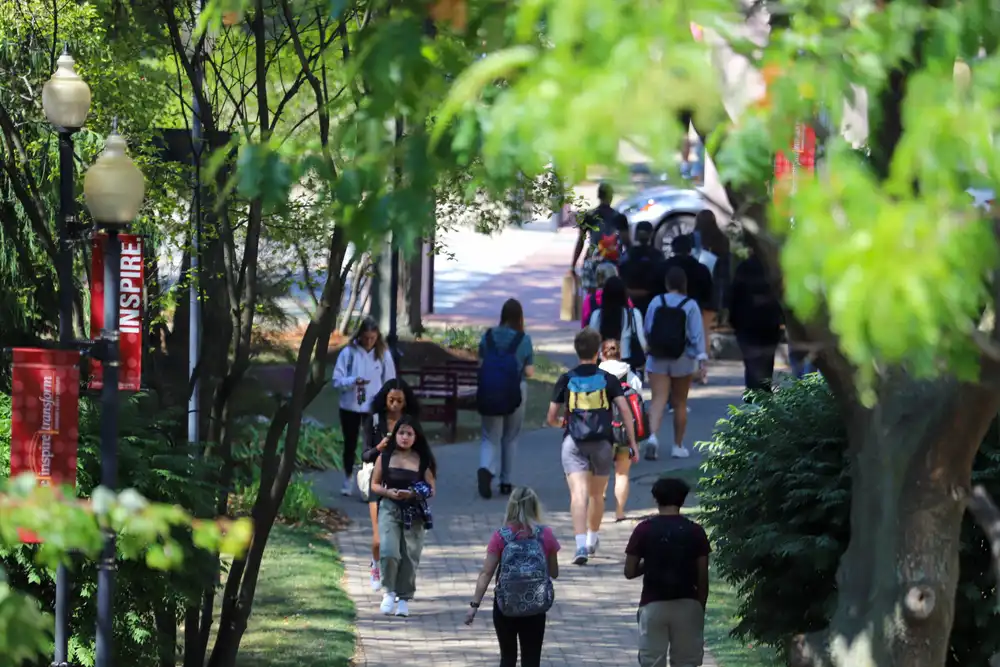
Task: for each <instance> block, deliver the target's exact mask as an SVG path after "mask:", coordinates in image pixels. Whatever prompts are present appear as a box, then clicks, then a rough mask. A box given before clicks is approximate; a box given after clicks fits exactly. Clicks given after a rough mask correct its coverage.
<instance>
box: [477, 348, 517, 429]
mask: <svg viewBox="0 0 1000 667" xmlns="http://www.w3.org/2000/svg"><path fill="white" fill-rule="evenodd" d="M523 339H524V334H523V333H518V334H517V335H516V336H514V340H513V341H511V344H510V346H509V347H508V348H507V349H506V350H500V349H498V348H497V345H496V343H495V342H494V341H493V330H492V329H490V330H488V331H487V332H486V345H485V346H484V347H485V349H484V350H483V363H482V364H481V365H480V366H479V375H478V377H477V381H476V407H477V408H478V409H479V414H481V415H485V416H487V417H506V416H507V415H511V414H514V411H515V410H517V409H518V408H519V407H521V366H520V364H519V363H518V361H517V347H518V346H519V345H520V344H521V341H522V340H523Z"/></svg>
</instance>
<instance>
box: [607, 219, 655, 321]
mask: <svg viewBox="0 0 1000 667" xmlns="http://www.w3.org/2000/svg"><path fill="white" fill-rule="evenodd" d="M652 241H653V224H652V223H651V222H649V221H648V220H643V221H642V222H639V223H637V224H636V226H635V245H633V246H632V247H631V248H629V249H628V250H627V251H626V252H625V256H624V257H623V258H622V261H621V263H620V264H619V267H618V275H619V276H621V279H622V280H623V281H625V289H626V290H627V291H628V296H629V299H630V300H631V301H632V303H633V304H635V307H636V308H638V309H639V312H640V313H642V316H643V317H646V311H647V310H648V308H649V303H650V302H651V301H652V300H653V299H654V298H656V297H658V296H659V295H660V294H663V292H664V287H663V284H664V277H665V276H666V271H665V269H664V268H663V267H664V263H665V262H666V258H665V257H664V256H663V250H662V249H659V248H654V247H653V245H652Z"/></svg>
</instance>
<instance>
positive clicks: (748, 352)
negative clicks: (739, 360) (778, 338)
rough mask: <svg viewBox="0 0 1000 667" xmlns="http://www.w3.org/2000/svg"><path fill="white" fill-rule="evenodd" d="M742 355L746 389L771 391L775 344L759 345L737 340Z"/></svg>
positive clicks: (758, 343) (754, 342)
mask: <svg viewBox="0 0 1000 667" xmlns="http://www.w3.org/2000/svg"><path fill="white" fill-rule="evenodd" d="M737 343H739V346H740V354H741V355H743V378H744V381H745V382H746V388H747V389H760V390H763V391H771V383H772V381H773V380H774V355H775V353H776V352H777V351H778V344H777V343H761V342H758V341H748V340H745V339H737Z"/></svg>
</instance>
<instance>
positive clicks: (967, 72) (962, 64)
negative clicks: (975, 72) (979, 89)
mask: <svg viewBox="0 0 1000 667" xmlns="http://www.w3.org/2000/svg"><path fill="white" fill-rule="evenodd" d="M952 77H953V78H954V80H955V83H956V84H958V87H959V89H961V90H968V88H969V86H971V85H972V68H971V67H969V63H967V62H966V61H965V60H963V59H961V58H959V59H957V60H956V61H955V67H954V69H953V70H952Z"/></svg>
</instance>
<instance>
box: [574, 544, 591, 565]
mask: <svg viewBox="0 0 1000 667" xmlns="http://www.w3.org/2000/svg"><path fill="white" fill-rule="evenodd" d="M587 558H588V549H587V547H580V548H579V549H577V550H576V555H575V556H573V565H586V564H587Z"/></svg>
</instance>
